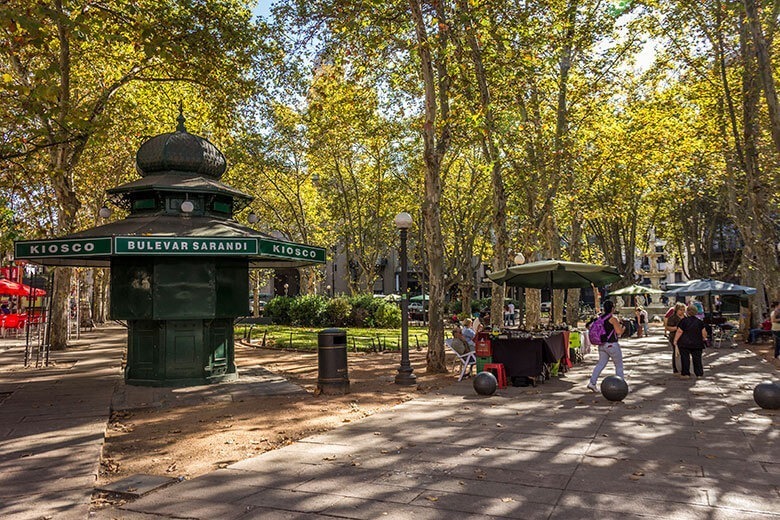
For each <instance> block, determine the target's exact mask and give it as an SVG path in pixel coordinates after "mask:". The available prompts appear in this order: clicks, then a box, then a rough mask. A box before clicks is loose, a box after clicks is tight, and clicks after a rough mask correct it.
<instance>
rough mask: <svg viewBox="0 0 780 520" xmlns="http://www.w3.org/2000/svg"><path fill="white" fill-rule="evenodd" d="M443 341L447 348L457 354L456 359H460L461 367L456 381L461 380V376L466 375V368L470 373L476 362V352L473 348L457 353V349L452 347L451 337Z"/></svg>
mask: <svg viewBox="0 0 780 520" xmlns="http://www.w3.org/2000/svg"><path fill="white" fill-rule="evenodd" d="M444 343H445V344H446V345H447V347H449V349H450V350H451V351H452V352H453V353H454V354H455V356H457V360H456V361H460V364H461V365H462V368H461V370H460V377H459V378H458V381H463V377H464V376H465V375H466V370H468V371H469V373H471V367H473V366H474V365H476V364H477V354H476V353H475V352H474V351H473V350H469V351H468V352H466V353H464V354H458V351H457V350H455V349H454V348H453V347H452V338H448V339H446V340H444Z"/></svg>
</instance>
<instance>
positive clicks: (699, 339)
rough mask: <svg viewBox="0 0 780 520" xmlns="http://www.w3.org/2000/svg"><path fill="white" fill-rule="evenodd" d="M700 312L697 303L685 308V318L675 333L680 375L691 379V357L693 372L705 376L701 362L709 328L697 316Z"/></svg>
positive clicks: (698, 375) (697, 375)
mask: <svg viewBox="0 0 780 520" xmlns="http://www.w3.org/2000/svg"><path fill="white" fill-rule="evenodd" d="M698 313H699V310H698V308H697V307H696V306H695V305H689V306H688V308H686V309H685V318H683V319H682V320H681V321H680V323H679V324H678V325H677V332H676V333H675V334H674V342H673V344H674V346H675V347H677V349H678V350H679V351H680V364H681V365H682V366H681V367H680V377H682V378H684V379H690V377H691V358H692V359H693V373H694V374H696V377H703V376H704V367H703V366H702V362H701V354H702V351H703V350H704V342H705V341H707V329H706V327H705V325H704V322H703V321H702V320H700V319H699V318H697V317H696V315H697V314H698Z"/></svg>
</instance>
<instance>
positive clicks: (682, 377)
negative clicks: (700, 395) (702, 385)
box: [680, 376, 691, 379]
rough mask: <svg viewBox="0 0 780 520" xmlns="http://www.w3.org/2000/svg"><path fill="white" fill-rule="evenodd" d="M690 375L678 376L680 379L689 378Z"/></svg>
mask: <svg viewBox="0 0 780 520" xmlns="http://www.w3.org/2000/svg"><path fill="white" fill-rule="evenodd" d="M690 378H691V376H680V379H690Z"/></svg>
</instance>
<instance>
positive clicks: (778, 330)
mask: <svg viewBox="0 0 780 520" xmlns="http://www.w3.org/2000/svg"><path fill="white" fill-rule="evenodd" d="M772 308H773V309H774V310H773V311H772V313H771V314H770V315H769V320H770V321H771V322H772V335H773V336H774V337H775V359H780V302H772Z"/></svg>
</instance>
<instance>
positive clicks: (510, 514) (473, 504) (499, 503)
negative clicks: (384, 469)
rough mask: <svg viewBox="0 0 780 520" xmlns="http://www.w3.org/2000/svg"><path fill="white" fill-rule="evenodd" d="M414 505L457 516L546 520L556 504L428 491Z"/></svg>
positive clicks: (514, 497)
mask: <svg viewBox="0 0 780 520" xmlns="http://www.w3.org/2000/svg"><path fill="white" fill-rule="evenodd" d="M412 505H416V506H420V507H430V508H432V509H439V510H442V509H443V510H449V511H452V512H453V513H454V512H458V513H472V514H482V515H486V516H488V515H489V516H500V517H505V518H523V519H529V520H530V519H536V518H538V519H547V518H549V515H550V513H551V512H552V509H553V504H545V503H542V502H539V501H534V500H532V499H531V497H528V496H524V495H522V494H518V493H512V494H507V496H503V497H492V496H478V495H465V494H460V493H445V492H441V491H432V490H431V491H428V492H426V493H423V494H422V495H420V497H419V498H417V499H416V500H415V501H414V502H412Z"/></svg>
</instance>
